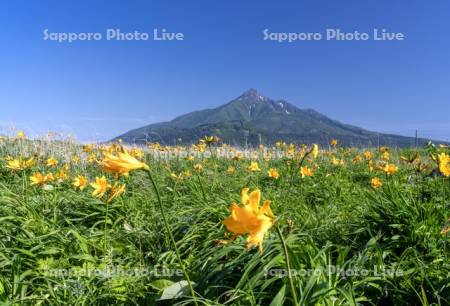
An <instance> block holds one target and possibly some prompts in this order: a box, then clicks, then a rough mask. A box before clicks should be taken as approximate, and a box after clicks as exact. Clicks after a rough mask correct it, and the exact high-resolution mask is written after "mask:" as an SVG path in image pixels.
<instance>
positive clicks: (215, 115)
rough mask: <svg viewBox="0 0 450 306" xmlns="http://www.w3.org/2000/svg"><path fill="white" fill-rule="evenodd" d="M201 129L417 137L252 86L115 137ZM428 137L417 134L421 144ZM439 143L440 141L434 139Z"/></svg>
mask: <svg viewBox="0 0 450 306" xmlns="http://www.w3.org/2000/svg"><path fill="white" fill-rule="evenodd" d="M205 135H216V136H219V137H220V138H221V139H222V140H223V142H225V143H229V144H233V145H241V146H242V145H246V144H248V145H251V146H256V145H258V144H260V143H264V144H273V143H274V142H276V141H278V140H283V141H286V142H289V143H290V142H292V143H297V144H301V143H306V144H309V143H318V144H321V145H326V144H328V143H329V141H330V139H333V138H336V139H338V140H339V141H340V143H341V144H342V145H344V146H376V145H388V146H397V147H409V146H414V145H415V143H416V139H415V138H413V137H405V136H399V135H391V134H381V133H377V132H372V131H368V130H365V129H362V128H360V127H356V126H353V125H348V124H344V123H341V122H339V121H336V120H333V119H330V118H328V117H326V116H324V115H322V114H320V113H318V112H316V111H314V110H312V109H300V108H298V107H296V106H294V105H292V104H290V103H288V102H286V101H284V100H272V99H270V98H267V97H265V96H263V95H261V94H260V93H258V92H257V91H256V90H255V89H249V90H247V91H246V92H244V93H243V94H242V95H240V96H239V97H237V98H236V99H234V100H232V101H231V102H228V103H226V104H224V105H222V106H219V107H217V108H213V109H205V110H201V111H194V112H191V113H188V114H185V115H182V116H179V117H177V118H175V119H173V120H172V121H169V122H161V123H155V124H150V125H147V126H144V127H141V128H138V129H134V130H131V131H129V132H126V133H125V134H123V135H120V136H118V137H116V138H115V139H114V140H116V139H122V140H123V141H124V142H126V143H135V144H143V143H147V142H159V143H161V144H166V145H173V144H175V143H180V142H182V143H187V144H190V143H195V142H197V141H198V140H199V139H200V138H201V137H203V136H205ZM427 142H428V139H423V138H419V139H417V144H418V145H424V144H425V143H427ZM438 143H439V142H438Z"/></svg>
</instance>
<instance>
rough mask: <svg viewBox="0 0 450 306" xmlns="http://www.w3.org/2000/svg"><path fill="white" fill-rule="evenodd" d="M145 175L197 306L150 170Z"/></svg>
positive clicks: (195, 302)
mask: <svg viewBox="0 0 450 306" xmlns="http://www.w3.org/2000/svg"><path fill="white" fill-rule="evenodd" d="M147 174H148V178H149V179H150V181H151V183H152V186H153V189H154V191H155V193H156V198H157V199H158V204H159V209H160V211H161V216H162V219H163V223H164V227H165V228H166V232H167V234H168V235H169V239H170V242H171V243H172V246H173V248H174V250H175V253H176V255H177V259H178V262H179V264H180V266H181V269H182V270H183V274H184V277H185V278H186V281H187V282H188V286H189V291H190V293H191V295H192V298H193V300H194V304H195V305H196V306H197V305H198V304H197V299H196V297H195V292H194V288H193V287H192V283H191V279H190V278H189V274H188V273H187V272H186V269H185V267H184V264H183V261H182V260H181V256H180V251H179V250H178V247H177V244H176V242H175V238H174V237H173V235H172V232H171V231H170V227H169V223H168V222H167V218H166V214H165V212H164V207H163V205H162V200H161V195H160V193H159V189H158V186H157V185H156V182H155V180H154V179H153V176H152V173H151V172H150V170H147Z"/></svg>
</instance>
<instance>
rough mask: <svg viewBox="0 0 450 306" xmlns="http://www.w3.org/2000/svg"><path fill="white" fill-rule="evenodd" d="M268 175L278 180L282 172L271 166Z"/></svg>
mask: <svg viewBox="0 0 450 306" xmlns="http://www.w3.org/2000/svg"><path fill="white" fill-rule="evenodd" d="M267 175H268V176H269V177H270V178H271V179H274V180H277V179H278V178H279V177H280V174H279V173H278V171H277V169H274V168H270V169H269V171H267Z"/></svg>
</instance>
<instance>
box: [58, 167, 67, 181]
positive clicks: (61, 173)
mask: <svg viewBox="0 0 450 306" xmlns="http://www.w3.org/2000/svg"><path fill="white" fill-rule="evenodd" d="M55 176H56V178H57V179H58V180H61V181H64V180H65V179H67V177H68V175H67V172H66V171H64V170H63V169H61V170H59V171H58V173H56V175H55Z"/></svg>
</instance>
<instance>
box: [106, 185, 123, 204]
mask: <svg viewBox="0 0 450 306" xmlns="http://www.w3.org/2000/svg"><path fill="white" fill-rule="evenodd" d="M125 187H126V185H125V184H122V185H120V184H118V183H115V184H114V186H113V187H112V188H111V193H110V196H109V198H108V203H110V202H111V201H112V200H113V199H114V198H116V197H118V196H120V195H121V194H123V193H125Z"/></svg>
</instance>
